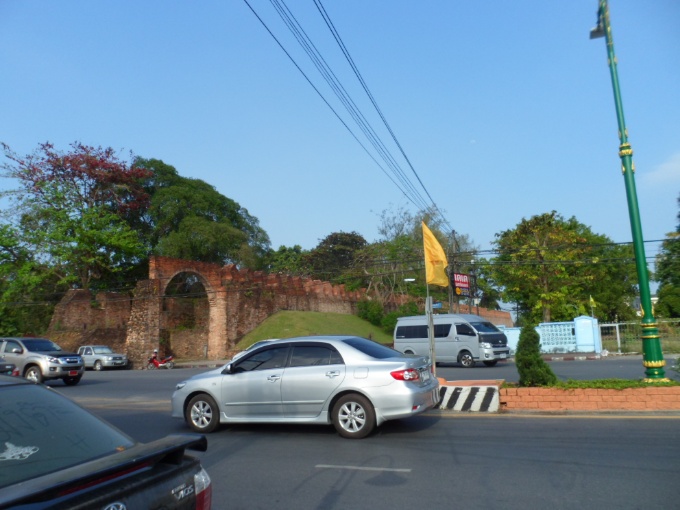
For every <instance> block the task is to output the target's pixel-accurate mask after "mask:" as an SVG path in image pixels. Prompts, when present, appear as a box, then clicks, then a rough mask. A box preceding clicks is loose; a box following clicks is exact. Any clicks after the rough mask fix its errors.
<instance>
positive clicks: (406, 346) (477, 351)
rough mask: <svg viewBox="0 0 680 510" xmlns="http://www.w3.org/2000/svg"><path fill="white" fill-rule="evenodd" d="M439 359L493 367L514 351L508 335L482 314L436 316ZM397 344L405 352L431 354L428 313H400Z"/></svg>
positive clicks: (435, 331)
mask: <svg viewBox="0 0 680 510" xmlns="http://www.w3.org/2000/svg"><path fill="white" fill-rule="evenodd" d="M433 322H434V340H435V359H436V361H437V363H456V362H458V363H460V364H461V365H463V366H464V367H466V368H467V367H473V366H474V365H475V363H476V362H478V361H481V362H483V363H484V364H485V365H486V366H488V367H492V366H494V365H495V364H496V363H498V361H499V360H504V359H507V357H508V355H509V354H510V349H509V348H508V339H507V337H506V336H505V334H504V333H503V332H502V331H501V330H499V329H498V328H497V327H496V326H494V325H493V324H491V323H490V322H489V321H487V320H486V319H483V318H482V317H480V316H478V315H472V314H460V315H456V314H438V315H434V316H433ZM394 348H395V349H396V350H398V351H401V352H403V353H405V354H418V355H421V356H428V355H429V354H430V340H429V336H428V331H427V316H425V315H417V316H415V317H399V319H397V325H396V327H395V328H394Z"/></svg>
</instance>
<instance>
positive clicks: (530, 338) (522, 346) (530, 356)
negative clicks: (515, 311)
mask: <svg viewBox="0 0 680 510" xmlns="http://www.w3.org/2000/svg"><path fill="white" fill-rule="evenodd" d="M515 365H516V366H517V371H518V372H519V385H520V386H550V385H553V384H556V383H557V376H556V375H555V374H554V372H553V371H552V369H551V368H550V366H549V365H548V364H547V363H546V362H545V361H544V360H543V358H542V357H541V344H540V336H539V334H538V332H537V331H536V329H535V328H534V326H532V325H531V324H527V325H525V326H523V327H522V331H521V332H520V334H519V342H517V351H516V352H515Z"/></svg>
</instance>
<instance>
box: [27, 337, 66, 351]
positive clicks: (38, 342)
mask: <svg viewBox="0 0 680 510" xmlns="http://www.w3.org/2000/svg"><path fill="white" fill-rule="evenodd" d="M22 342H23V344H24V346H26V349H28V350H29V351H32V352H54V351H61V347H59V346H58V345H57V344H55V343H54V342H53V341H52V340H47V339H46V338H24V339H23V340H22Z"/></svg>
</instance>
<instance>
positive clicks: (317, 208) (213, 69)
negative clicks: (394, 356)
mask: <svg viewBox="0 0 680 510" xmlns="http://www.w3.org/2000/svg"><path fill="white" fill-rule="evenodd" d="M248 1H249V3H250V5H252V7H253V9H255V11H256V12H257V13H258V15H259V16H260V17H261V18H262V19H263V20H264V21H265V23H266V24H267V26H268V27H269V29H270V30H271V31H272V33H274V35H275V36H276V37H277V38H278V39H279V40H280V41H281V44H282V45H283V46H284V47H285V48H286V50H287V51H288V52H289V53H290V55H291V56H292V57H293V58H294V59H295V61H296V63H297V65H298V66H300V68H301V69H303V70H304V72H305V73H306V75H307V76H308V77H309V79H310V80H311V81H312V82H313V83H314V85H315V86H316V87H317V88H318V89H319V90H320V91H321V92H322V94H323V95H324V97H325V98H326V100H327V101H328V102H329V103H330V104H331V105H332V106H333V108H334V109H335V111H337V112H338V114H339V115H340V116H341V117H342V118H343V119H344V120H345V122H346V123H347V125H348V126H349V128H350V129H351V130H352V131H353V132H354V133H355V134H356V135H357V137H359V138H360V139H361V141H362V143H364V144H365V145H366V146H367V147H368V148H369V150H370V151H371V152H372V154H373V156H374V157H377V156H375V152H374V151H373V150H372V149H371V148H370V145H368V143H367V142H366V140H365V138H363V135H362V134H361V131H360V130H359V129H358V128H357V127H356V125H355V124H354V123H352V121H351V119H350V117H349V115H348V114H347V113H346V111H345V110H344V109H343V108H342V106H341V105H340V103H339V101H338V100H337V99H336V97H335V96H334V95H333V94H332V92H331V91H330V89H329V87H328V85H327V84H326V83H325V82H324V81H323V80H322V78H321V76H320V75H319V73H318V72H317V71H316V69H315V68H314V67H313V65H312V64H311V62H310V60H309V58H308V57H307V55H306V54H305V53H304V52H303V51H302V49H301V48H300V46H299V45H298V43H297V42H296V41H295V39H294V38H293V36H292V35H291V32H290V31H289V30H288V29H287V28H286V27H285V25H284V24H283V23H282V21H281V19H280V18H279V17H278V15H277V14H276V12H275V10H274V8H273V6H272V3H270V2H269V1H266V0H248ZM287 6H288V8H289V9H290V10H291V11H292V13H293V14H294V16H295V18H296V19H297V20H298V22H299V23H300V24H301V25H302V26H303V28H304V30H305V32H306V33H307V35H308V36H309V37H310V38H311V39H312V40H313V42H314V45H315V46H316V48H317V49H318V50H319V52H320V53H321V54H322V55H323V57H324V59H325V60H326V62H327V63H328V64H329V66H330V67H331V68H332V69H333V72H334V73H335V75H336V76H337V77H338V79H339V80H340V81H341V82H342V84H343V87H344V88H345V89H346V90H347V91H348V93H349V94H350V96H351V97H352V99H353V101H354V102H355V103H356V104H357V105H358V107H359V108H360V110H361V112H362V114H363V115H364V116H365V117H366V118H367V119H368V121H369V122H370V124H371V126H372V127H373V129H374V130H375V131H376V132H377V133H378V135H379V137H380V139H381V140H382V141H383V143H384V144H385V146H386V147H387V148H388V150H389V151H390V153H391V154H392V155H393V157H394V158H395V160H396V161H397V162H398V164H399V166H400V167H401V168H402V169H403V171H404V172H405V173H406V175H407V176H408V178H409V180H410V181H411V182H412V183H413V184H414V185H415V186H416V188H417V189H418V191H419V193H420V195H421V196H422V197H426V196H427V193H429V194H430V196H431V197H432V198H433V200H434V202H435V203H436V205H437V206H438V208H439V209H440V210H441V211H442V212H443V213H444V216H445V218H446V220H447V221H448V223H449V225H451V226H452V228H454V229H455V230H456V231H457V232H459V233H463V234H468V235H469V236H470V238H471V239H472V240H473V242H474V243H475V244H476V245H478V246H479V247H480V248H481V249H488V248H489V247H490V245H491V244H490V243H491V242H492V241H493V239H494V234H496V233H498V232H501V231H503V230H507V229H511V228H514V227H515V226H516V225H517V224H518V223H519V222H520V221H521V220H522V218H529V217H531V216H533V215H536V214H542V213H545V212H549V211H551V210H556V211H557V212H559V213H560V214H562V215H563V216H565V217H571V216H575V217H576V218H577V219H578V220H579V221H580V222H582V223H585V224H586V225H588V226H590V227H591V228H592V230H593V231H594V232H596V233H598V234H605V235H607V236H609V237H610V238H611V239H612V240H614V241H616V242H626V241H630V240H631V233H630V222H629V219H628V209H627V205H626V194H625V187H624V181H623V178H622V175H621V170H620V159H619V157H618V145H619V140H618V136H617V124H616V113H615V109H614V101H613V93H612V87H611V81H610V75H609V69H608V67H607V60H606V50H605V43H604V40H603V39H598V40H590V39H589V31H590V29H591V28H592V27H593V26H594V25H595V22H596V10H597V1H596V0H570V1H562V2H558V1H551V2H539V1H528V0H515V1H512V2H510V1H500V0H487V1H485V2H469V1H468V2H463V1H459V0H429V1H422V0H420V1H402V0H390V1H389V2H384V1H372V0H342V1H339V0H323V6H324V7H325V10H326V12H327V13H328V15H329V16H330V18H331V20H332V22H333V25H334V26H335V28H336V30H337V31H338V33H339V34H340V36H341V38H342V40H343V42H344V44H345V46H346V47H347V49H348V51H349V53H350V54H351V56H352V59H353V60H354V62H355V64H356V66H357V67H358V69H359V71H360V72H361V75H362V76H363V78H364V80H365V82H366V83H367V85H368V87H369V88H370V91H371V93H372V94H373V96H374V98H375V100H376V101H377V103H378V105H379V106H380V108H381V111H382V112H383V114H384V116H385V118H386V119H387V121H388V122H389V124H390V127H391V128H392V130H393V132H394V134H395V135H396V138H397V140H398V142H399V144H400V145H401V147H402V148H403V150H404V152H405V153H406V155H407V156H408V159H409V161H410V162H411V164H412V165H413V168H414V169H415V172H416V173H417V177H416V176H415V175H414V173H413V172H412V171H411V169H410V168H409V166H408V164H407V163H406V162H405V160H404V159H403V157H402V156H401V153H400V151H399V149H398V148H397V146H396V145H395V144H394V142H393V141H392V138H391V136H390V135H389V133H388V131H387V130H386V129H385V127H384V125H383V124H382V122H381V120H380V118H379V116H378V115H377V114H376V112H375V110H374V109H373V108H372V106H371V104H370V102H369V100H368V99H367V97H366V95H365V93H364V92H363V91H362V89H361V87H360V86H359V83H358V81H357V79H356V77H355V76H354V74H353V73H352V72H351V69H350V67H349V65H348V64H347V61H346V60H345V59H344V57H343V56H342V54H341V52H340V50H339V48H338V46H337V44H336V43H335V41H334V40H333V38H332V36H331V33H330V31H329V30H328V28H327V27H326V25H325V24H324V22H323V19H322V18H321V16H320V15H319V12H318V10H317V8H316V6H315V4H314V2H313V1H312V0H304V1H303V0H294V1H293V0H288V3H287ZM610 12H611V21H612V26H613V35H614V43H615V50H616V54H617V58H618V71H619V78H620V83H621V92H622V98H623V106H624V110H625V116H626V123H627V126H628V131H629V137H630V142H631V145H632V147H633V150H634V151H635V152H634V156H633V159H634V162H635V166H636V170H637V171H636V183H637V193H638V200H639V203H640V209H641V216H642V226H643V233H644V236H645V238H646V239H648V240H655V239H662V238H663V237H664V236H665V234H666V233H668V232H670V231H672V230H674V229H675V226H676V224H677V218H676V217H677V213H678V204H677V199H678V195H679V194H680V93H678V91H679V90H680V52H679V51H678V49H679V48H680V3H678V2H677V0H657V1H655V2H634V1H630V0H629V1H620V0H611V1H610ZM0 68H1V69H2V79H1V80H0V98H1V100H2V114H1V117H0V119H1V120H0V126H1V129H0V141H3V142H5V143H7V144H8V145H9V146H10V147H11V148H12V149H13V150H14V151H16V152H18V153H19V154H27V153H29V152H32V151H33V150H34V149H35V148H36V147H37V146H38V144H39V143H41V142H45V141H50V142H52V143H54V144H55V145H56V146H57V148H59V149H62V150H67V149H68V148H69V144H70V143H72V142H74V141H81V142H83V143H85V144H88V145H94V146H98V145H101V146H105V147H108V146H110V147H113V148H115V149H117V150H120V151H121V152H120V154H121V157H123V158H124V159H127V157H128V154H129V152H130V151H132V152H133V153H134V154H136V155H139V156H142V157H148V158H158V159H162V160H163V161H165V162H166V163H168V164H170V165H173V166H174V167H175V168H177V170H178V171H179V173H180V174H181V175H183V176H186V177H195V178H199V179H202V180H204V181H206V182H208V183H210V184H212V185H213V186H215V187H216V189H217V190H218V191H219V192H220V193H222V194H224V195H225V196H228V197H230V198H232V199H234V200H236V201H237V202H239V203H240V204H241V205H242V206H243V207H245V208H246V209H248V211H249V212H250V214H252V215H254V216H255V217H257V218H258V219H259V220H260V224H261V226H262V227H263V228H264V229H265V230H266V231H267V233H268V234H269V236H270V238H271V241H272V246H273V247H274V248H278V247H279V246H280V245H286V246H293V245H295V244H299V245H301V246H302V247H303V248H306V249H311V248H313V247H314V246H316V244H318V242H319V241H320V240H321V239H323V238H324V237H325V236H327V235H328V234H330V233H331V232H338V231H344V232H352V231H355V232H358V233H360V234H362V235H363V236H364V237H365V238H366V239H367V240H368V241H369V242H370V241H374V240H377V239H378V233H377V227H378V225H379V215H380V213H381V211H383V210H386V209H396V208H397V207H405V208H407V209H411V210H412V212H415V206H414V205H413V204H412V203H411V202H410V201H409V200H408V199H407V198H406V197H405V196H404V194H403V193H402V191H401V190H400V189H399V188H398V187H397V186H396V185H395V184H393V182H392V181H391V180H390V179H389V178H388V177H387V176H386V175H385V173H384V171H383V170H381V168H380V167H379V166H378V165H377V164H376V162H375V161H374V160H373V159H372V158H371V157H369V156H368V155H367V153H366V152H365V151H364V149H363V148H362V147H361V145H359V144H358V143H357V141H356V140H355V139H354V138H353V137H352V135H350V134H349V132H348V130H347V129H346V128H345V126H343V124H342V123H341V122H340V121H339V120H338V118H337V117H336V116H335V114H334V113H333V112H332V111H331V110H330V109H329V107H328V106H327V105H326V104H325V103H324V101H323V100H322V99H321V98H320V97H319V95H317V93H316V92H315V91H314V89H313V88H312V87H311V86H310V84H309V83H308V82H307V80H306V79H305V77H304V76H303V75H302V74H301V73H300V71H299V70H298V69H297V68H296V67H295V65H294V64H293V63H292V62H291V61H290V60H289V58H288V57H287V56H286V54H285V53H284V52H283V51H282V50H281V48H280V47H279V46H278V44H277V43H276V42H275V40H274V39H273V38H272V36H271V35H270V34H269V33H268V32H267V31H266V30H265V28H264V27H263V26H262V24H261V23H260V21H259V20H258V19H257V18H256V16H255V15H254V14H253V13H252V12H251V10H250V9H249V7H248V5H247V4H246V2H244V1H242V0H231V1H228V2H225V1H217V0H202V1H200V0H199V1H192V2H189V1H172V0H142V1H140V0H134V1H132V0H117V1H115V2H112V1H101V0H78V1H75V0H60V1H58V2H55V1H52V0H2V1H0ZM381 164H383V163H382V161H381ZM383 166H384V164H383ZM418 179H420V181H422V183H423V185H424V189H423V188H422V187H420V185H419V183H418ZM11 185H12V183H11V182H7V181H6V180H4V181H0V189H8V188H10V187H11ZM425 190H426V191H425ZM658 247H659V245H658V243H649V244H647V255H648V257H650V258H651V257H653V256H654V255H655V254H656V253H657V252H658Z"/></svg>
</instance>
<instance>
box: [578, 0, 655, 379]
mask: <svg viewBox="0 0 680 510" xmlns="http://www.w3.org/2000/svg"><path fill="white" fill-rule="evenodd" d="M598 4H599V7H598V11H597V26H596V27H595V28H593V29H592V30H591V31H590V38H591V39H596V38H598V37H604V38H605V40H606V43H607V60H608V63H609V71H610V73H611V78H612V87H613V88H614V103H615V105H616V117H617V119H618V123H619V140H620V141H621V145H620V147H619V157H620V158H621V163H622V166H621V170H622V172H623V179H624V182H625V184H626V196H627V198H628V214H629V216H630V227H631V232H632V234H633V248H634V251H635V265H636V268H637V275H638V283H639V288H640V306H641V308H642V323H641V326H642V352H643V365H644V367H645V369H646V370H645V375H646V376H647V377H646V379H645V382H659V381H664V380H667V379H666V378H665V372H664V369H663V367H664V366H665V364H666V362H665V361H664V359H663V354H662V352H661V341H660V339H659V329H658V327H657V324H656V320H655V319H654V312H653V309H652V299H651V294H650V291H649V275H648V272H647V258H646V256H645V246H644V238H643V237H642V226H641V222H640V209H639V208H638V202H637V192H636V190H635V165H634V164H633V149H632V148H631V146H630V143H628V131H627V130H626V122H625V120H624V117H623V104H622V102H621V92H620V90H619V77H618V72H617V70H616V56H615V55H614V41H613V40H612V29H611V24H610V23H609V6H608V5H607V0H599V1H598Z"/></svg>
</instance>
